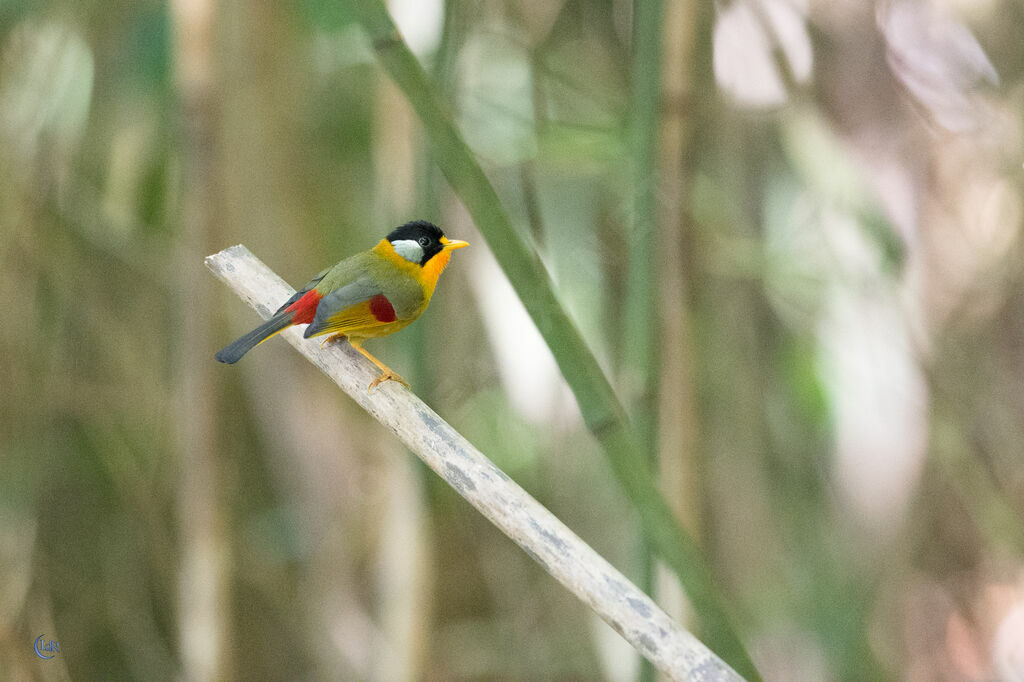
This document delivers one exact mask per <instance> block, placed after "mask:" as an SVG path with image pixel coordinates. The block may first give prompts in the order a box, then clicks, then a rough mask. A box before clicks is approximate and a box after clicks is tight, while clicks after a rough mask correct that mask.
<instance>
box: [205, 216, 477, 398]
mask: <svg viewBox="0 0 1024 682" xmlns="http://www.w3.org/2000/svg"><path fill="white" fill-rule="evenodd" d="M464 246H469V244H468V243H467V242H464V241H461V240H458V239H448V238H447V237H445V236H444V232H442V231H441V228H439V227H438V226H437V225H434V224H433V223H428V222H427V221H425V220H415V221H413V222H409V223H406V224H405V225H402V226H401V227H398V228H396V229H395V230H393V231H392V232H391V233H390V234H389V235H388V236H387V237H385V238H384V239H381V240H380V241H379V242H377V244H376V246H374V247H373V248H372V249H370V250H368V251H363V252H362V253H357V254H355V255H353V256H349V257H348V258H346V259H345V260H343V261H341V262H340V263H338V264H337V265H333V266H331V267H329V268H326V269H325V270H323V271H321V272H320V273H319V274H318V275H317V276H316V277H314V278H313V279H312V280H310V281H309V283H308V284H306V286H304V287H302V289H300V290H299V291H296V292H295V294H294V295H293V296H292V297H291V298H289V299H288V300H287V301H285V302H284V304H283V305H282V306H281V307H280V308H278V309H277V312H275V313H274V315H273V316H271V318H270V319H269V320H267V321H266V322H264V323H263V324H261V325H260V326H258V327H256V328H255V329H253V330H252V331H251V332H249V333H247V334H244V335H243V336H241V337H239V338H238V339H237V340H236V341H234V342H232V343H230V344H228V345H227V346H225V347H224V348H222V349H221V350H220V351H219V352H218V353H217V355H216V356H215V357H216V358H217V360H219V361H220V362H224V363H228V364H233V363H235V362H238V361H239V360H240V359H241V358H242V356H243V355H245V354H246V353H248V352H249V351H250V350H252V349H253V348H255V347H256V346H258V345H259V344H261V343H263V342H264V341H266V340H267V339H269V338H270V337H272V336H274V335H275V334H278V333H279V332H281V331H284V330H285V329H287V328H288V327H291V326H293V325H297V324H307V325H309V326H308V327H306V331H305V332H304V333H303V336H305V337H306V338H307V339H308V338H310V337H312V336H323V335H326V334H330V335H331V336H329V337H328V338H327V339H326V340H325V341H324V343H327V342H329V341H333V340H337V339H341V338H347V339H348V342H349V343H350V344H351V345H352V347H353V348H355V349H356V350H358V351H359V352H360V353H362V354H363V355H365V356H366V358H367V359H369V360H370V362H372V363H373V364H374V365H376V366H377V367H378V368H379V369H380V371H381V374H380V376H378V377H377V378H376V379H374V380H373V382H372V383H371V384H370V385H369V386H368V387H367V391H369V390H370V389H372V388H373V387H374V386H376V385H378V384H380V383H381V382H384V381H398V382H400V383H402V384H404V385H405V386H406V387H408V386H409V384H407V383H406V382H405V380H404V379H402V377H400V376H398V374H396V373H395V372H394V371H393V370H391V369H390V368H389V367H388V366H387V365H385V364H384V363H382V362H381V361H380V360H378V359H377V358H375V357H373V356H372V355H371V354H370V353H369V352H368V351H367V350H366V349H365V348H363V342H364V341H365V340H366V339H373V338H378V337H381V336H387V335H388V334H394V333H395V332H397V331H398V330H399V329H402V328H403V327H406V326H408V325H409V324H410V323H411V322H413V321H414V320H415V319H416V318H417V317H419V316H420V315H421V314H422V313H423V311H424V310H426V308H427V305H428V304H429V303H430V299H431V297H432V296H433V295H434V288H435V287H436V286H437V280H438V278H439V277H440V276H441V273H442V272H444V269H445V267H446V266H447V265H448V260H449V259H450V258H451V253H452V251H454V250H455V249H461V248H462V247H464Z"/></svg>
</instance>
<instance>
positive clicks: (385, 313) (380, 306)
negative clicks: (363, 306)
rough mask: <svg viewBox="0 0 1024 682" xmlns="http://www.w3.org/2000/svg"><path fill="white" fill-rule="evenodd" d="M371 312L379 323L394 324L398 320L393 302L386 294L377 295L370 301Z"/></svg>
mask: <svg viewBox="0 0 1024 682" xmlns="http://www.w3.org/2000/svg"><path fill="white" fill-rule="evenodd" d="M370 312H371V313H372V314H373V316H374V318H376V319H377V321H378V322H394V321H395V320H396V319H397V316H396V315H395V309H394V308H393V307H392V306H391V301H389V300H388V299H387V297H386V296H385V295H384V294H377V295H376V296H374V297H373V298H371V299H370Z"/></svg>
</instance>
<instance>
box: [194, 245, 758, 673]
mask: <svg viewBox="0 0 1024 682" xmlns="http://www.w3.org/2000/svg"><path fill="white" fill-rule="evenodd" d="M206 265H207V267H208V268H210V270H211V271H213V273H214V274H215V275H216V276H217V277H219V278H220V279H221V280H223V281H224V282H225V283H226V284H227V285H228V286H230V287H231V288H232V289H233V290H234V291H235V293H237V294H238V295H239V296H240V297H241V298H242V299H243V300H245V301H246V302H247V303H248V304H249V305H251V306H252V307H253V308H255V309H256V311H257V312H258V313H259V314H260V316H261V317H263V318H268V317H270V315H271V314H272V313H273V311H274V310H275V309H276V308H277V307H278V306H279V305H280V304H281V302H283V301H285V300H287V299H288V297H289V296H291V294H292V293H294V290H293V289H292V288H291V287H289V286H288V285H287V284H286V283H285V282H284V281H283V280H282V279H281V278H279V277H278V276H277V275H276V274H274V272H273V271H271V270H270V269H269V268H268V267H267V266H266V265H264V264H263V263H262V262H261V261H260V260H259V259H257V258H256V257H255V256H254V255H253V254H252V253H251V252H250V251H249V250H248V249H246V248H245V247H244V246H233V247H231V248H228V249H225V250H223V251H221V252H220V253H216V254H214V255H212V256H208V257H207V258H206ZM281 336H282V337H284V338H285V340H287V341H288V343H290V344H292V345H293V346H295V348H297V349H298V350H299V352H300V353H302V354H303V355H305V356H306V358H308V359H309V360H310V361H312V362H313V364H315V365H316V366H317V367H319V368H320V369H321V370H322V371H323V372H324V373H325V374H327V375H328V376H329V377H330V378H331V379H333V380H334V382H335V383H337V384H338V386H340V387H341V388H342V390H344V391H345V392H346V393H347V394H348V395H349V396H350V397H351V398H352V399H353V400H355V401H356V402H357V403H358V404H359V405H360V406H361V407H362V408H363V409H365V410H366V411H367V412H368V413H369V414H370V415H371V416H373V417H374V418H375V419H377V420H378V421H379V422H380V423H381V424H383V425H384V426H386V427H388V428H389V429H390V430H391V431H392V432H393V433H394V434H395V435H396V436H397V437H398V438H399V440H401V441H402V442H403V443H404V444H405V445H406V447H408V448H409V449H410V450H412V451H413V452H414V453H416V455H417V456H418V457H419V458H420V459H422V460H423V461H424V463H426V464H427V466H429V467H430V468H431V469H433V470H434V471H435V472H436V473H437V474H438V475H439V476H440V477H441V478H443V479H444V480H445V481H446V482H447V483H448V484H449V485H450V486H452V488H454V489H455V491H456V492H458V493H459V494H460V495H462V496H463V497H464V498H466V500H468V501H469V503H470V504H472V505H473V506H474V507H476V508H477V510H479V511H480V513H481V514H483V515H484V516H485V517H487V519H488V520H489V521H491V523H493V524H494V525H495V526H497V527H498V528H499V529H500V530H501V531H502V532H503V533H505V534H506V535H507V536H508V537H510V538H511V539H512V540H513V541H515V542H516V544H518V545H519V546H520V547H522V548H523V550H524V551H525V552H526V553H527V554H529V555H530V556H531V557H532V558H533V559H534V560H535V561H537V563H539V564H540V565H541V566H542V567H543V568H544V569H545V570H546V571H547V572H548V573H550V574H551V575H552V576H554V577H555V579H557V580H558V581H559V582H560V583H562V584H563V585H564V586H565V587H566V588H568V589H569V591H571V592H572V593H573V594H575V595H576V596H577V597H578V598H579V599H580V600H581V601H583V602H584V603H585V604H587V605H588V606H589V607H590V608H592V609H593V610H594V611H595V612H596V613H597V614H598V615H599V616H600V617H601V618H602V619H604V621H605V622H607V623H608V624H609V625H611V626H612V627H613V628H614V629H615V630H616V631H617V632H618V633H619V634H620V635H622V636H623V637H624V638H625V639H626V640H627V641H628V642H629V643H630V644H632V645H633V646H634V647H635V648H636V650H637V651H638V652H640V654H641V655H643V656H644V657H646V658H647V659H648V660H649V661H651V663H652V664H653V665H654V666H655V667H657V668H658V669H659V670H661V671H662V672H664V673H665V674H666V675H668V676H669V677H671V678H672V679H677V680H684V679H694V680H740V679H742V678H740V677H739V676H738V675H737V674H736V673H735V672H734V671H733V670H732V669H731V668H729V666H728V665H726V664H725V663H724V662H723V661H722V660H721V659H720V658H718V657H717V656H716V655H715V654H714V653H713V652H712V651H711V650H710V649H708V648H707V647H706V646H704V644H702V643H701V642H700V641H699V640H698V639H697V638H696V637H694V636H693V635H691V634H690V633H689V632H687V631H686V630H684V629H683V628H682V627H680V626H679V625H678V624H676V623H675V622H674V621H673V620H672V619H671V618H669V617H668V616H667V615H666V614H665V612H664V611H662V610H661V609H660V608H659V607H658V605H657V604H655V603H654V602H653V601H652V600H651V598H650V597H648V596H647V595H646V594H644V593H643V592H641V591H640V590H639V589H638V588H637V587H636V586H634V585H633V584H632V583H630V582H629V580H627V579H626V578H625V576H623V575H622V574H621V573H620V572H619V571H617V570H616V569H615V568H614V567H613V566H612V565H611V564H609V563H608V562H607V561H605V560H604V559H603V558H602V557H601V556H600V555H599V554H597V552H595V551H594V550H593V549H591V548H590V547H589V546H588V545H587V544H586V543H585V542H583V540H581V539H580V538H579V537H577V536H576V535H575V534H574V533H573V532H572V531H571V530H569V529H568V528H567V527H566V526H565V525H564V524H563V523H562V522H561V521H559V520H558V519H557V518H556V517H555V516H554V515H553V514H552V513H551V512H549V511H548V510H547V509H546V508H544V507H543V506H542V505H541V504H540V503H539V502H537V501H536V500H535V499H533V498H532V497H530V495H529V494H528V493H527V492H526V491H524V490H523V489H522V488H520V487H519V486H518V485H517V484H516V483H515V482H514V481H512V479H510V478H509V477H508V476H507V475H506V474H505V473H504V472H503V471H501V470H500V469H498V467H496V466H495V465H494V464H493V463H492V462H491V461H490V460H489V459H487V458H486V457H485V456H484V455H483V454H482V453H480V451H478V450H477V449H476V448H474V447H473V445H472V444H470V443H469V441H467V440H466V439H465V438H463V437H462V436H461V435H460V434H459V433H458V432H457V431H456V430H455V429H453V428H452V427H451V426H450V425H448V423H447V422H445V421H444V420H443V419H441V417H439V416H438V415H437V413H435V412H434V411H433V410H431V409H430V408H429V407H427V406H426V405H425V404H424V403H423V401H421V400H420V399H419V398H417V397H416V395H415V394H413V393H412V392H411V391H409V390H408V389H405V388H403V387H401V386H399V385H398V384H397V383H395V382H388V383H385V384H383V385H381V386H380V387H379V388H377V389H376V390H374V391H373V392H372V393H368V392H367V390H366V386H367V385H368V384H369V383H370V381H371V380H372V379H373V378H374V377H376V376H377V374H378V372H377V370H376V369H375V368H374V367H373V366H372V365H371V364H370V363H369V362H368V361H367V360H365V359H364V358H363V357H362V356H361V355H359V353H357V352H356V351H355V350H354V349H352V348H351V347H350V346H349V345H348V344H338V343H335V344H328V345H327V346H325V347H321V345H320V340H318V339H304V338H303V337H302V331H301V330H299V329H296V328H294V327H293V328H290V329H287V330H285V331H284V332H283V333H282V334H281Z"/></svg>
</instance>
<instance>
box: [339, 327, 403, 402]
mask: <svg viewBox="0 0 1024 682" xmlns="http://www.w3.org/2000/svg"><path fill="white" fill-rule="evenodd" d="M348 342H349V344H351V345H352V347H353V348H355V349H356V350H357V351H359V352H360V353H362V354H363V356H364V357H366V359H367V360H369V361H370V362H372V363H373V364H375V365H377V369H379V370H380V376H379V377H377V378H376V379H374V380H373V381H371V382H370V385H369V386H367V387H366V392H367V393H369V392H370V389H372V388H373V387H374V386H376V385H377V384H380V383H383V382H385V381H397V382H398V383H400V384H402V385H403V386H405V387H406V388H409V384H408V382H406V380H405V379H403V378H402V377H400V376H398V374H396V373H395V371H394V370H393V369H391V368H390V367H388V366H387V365H385V364H384V363H383V362H381V361H380V360H378V359H377V358H375V357H373V356H372V355H370V351H368V350H366V349H365V348H363V344H362V343H361V342H359V341H356V340H354V339H349V340H348Z"/></svg>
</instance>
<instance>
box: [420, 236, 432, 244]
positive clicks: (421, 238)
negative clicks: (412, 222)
mask: <svg viewBox="0 0 1024 682" xmlns="http://www.w3.org/2000/svg"><path fill="white" fill-rule="evenodd" d="M428 244H430V240H429V239H427V238H426V237H420V246H427V245H428Z"/></svg>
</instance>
